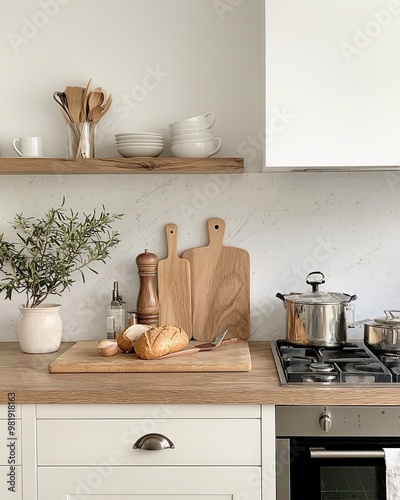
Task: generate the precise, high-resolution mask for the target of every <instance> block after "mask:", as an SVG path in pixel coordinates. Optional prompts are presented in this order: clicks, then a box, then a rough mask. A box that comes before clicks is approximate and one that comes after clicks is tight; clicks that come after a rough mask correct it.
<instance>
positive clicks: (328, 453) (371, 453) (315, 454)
mask: <svg viewBox="0 0 400 500" xmlns="http://www.w3.org/2000/svg"><path fill="white" fill-rule="evenodd" d="M310 456H311V458H385V452H384V451H383V450H326V449H325V448H310Z"/></svg>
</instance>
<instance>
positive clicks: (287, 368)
mask: <svg viewBox="0 0 400 500" xmlns="http://www.w3.org/2000/svg"><path fill="white" fill-rule="evenodd" d="M272 344H273V354H274V358H275V363H276V365H277V367H278V371H279V374H280V378H281V383H286V384H305V383H316V384H325V385H326V384H349V385H350V384H352V385H365V384H376V383H384V384H386V383H391V382H399V381H400V359H395V360H391V361H387V362H386V366H385V363H383V362H382V361H381V360H380V359H379V358H378V357H377V356H375V355H374V354H373V353H372V352H371V351H370V350H369V349H368V348H367V347H366V346H365V345H364V344H363V343H362V342H350V343H346V344H344V345H343V347H342V348H335V349H332V348H329V349H328V348H324V347H312V346H304V347H303V346H294V345H292V344H290V343H288V342H287V341H286V340H277V341H276V342H275V343H272ZM390 363H392V364H393V365H395V366H393V367H391V366H389V364H390ZM282 378H283V379H284V380H282Z"/></svg>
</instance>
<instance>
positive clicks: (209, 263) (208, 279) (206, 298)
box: [182, 218, 250, 342]
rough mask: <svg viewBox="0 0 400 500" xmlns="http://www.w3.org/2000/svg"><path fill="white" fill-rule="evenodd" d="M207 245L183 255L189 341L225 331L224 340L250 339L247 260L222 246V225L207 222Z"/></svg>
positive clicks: (238, 251)
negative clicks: (189, 304) (186, 270)
mask: <svg viewBox="0 0 400 500" xmlns="http://www.w3.org/2000/svg"><path fill="white" fill-rule="evenodd" d="M207 227H208V236H209V244H208V245H207V246H205V247H199V248H193V249H191V250H186V251H185V252H183V254H182V256H183V258H185V259H187V260H188V261H189V263H190V275H191V283H192V324H193V333H192V334H193V338H194V339H196V340H201V341H203V342H206V341H209V340H211V339H212V338H213V337H214V336H215V335H216V334H217V333H218V332H220V331H222V330H224V329H225V328H227V329H228V333H227V335H226V337H225V338H227V339H228V338H232V337H237V338H239V339H247V338H248V337H249V335H250V256H249V254H248V252H247V251H246V250H243V249H241V248H235V247H228V246H225V245H224V244H223V239H224V234H225V222H224V220H223V219H217V218H214V219H209V220H208V223H207Z"/></svg>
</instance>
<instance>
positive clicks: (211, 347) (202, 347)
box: [156, 338, 238, 359]
mask: <svg viewBox="0 0 400 500" xmlns="http://www.w3.org/2000/svg"><path fill="white" fill-rule="evenodd" d="M237 340H238V339H237V338H233V339H228V340H223V341H222V342H221V343H220V344H219V345H220V346H224V345H226V344H233V343H234V342H237ZM218 347H219V346H216V345H212V344H211V343H207V344H199V345H196V346H195V347H190V348H189V349H183V350H182V351H177V352H172V353H171V354H165V355H164V356H160V357H159V358H156V359H167V358H175V357H176V356H183V355H184V354H194V353H195V352H203V351H213V350H214V349H217V348H218Z"/></svg>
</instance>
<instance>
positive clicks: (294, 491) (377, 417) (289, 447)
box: [276, 406, 400, 500]
mask: <svg viewBox="0 0 400 500" xmlns="http://www.w3.org/2000/svg"><path fill="white" fill-rule="evenodd" d="M276 436H277V438H276V474H277V500H300V499H301V500H304V499H307V500H344V499H346V500H347V499H352V500H361V499H362V500H381V499H386V467H385V454H384V449H385V448H400V407H374V406H331V407H330V406H277V407H276Z"/></svg>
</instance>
